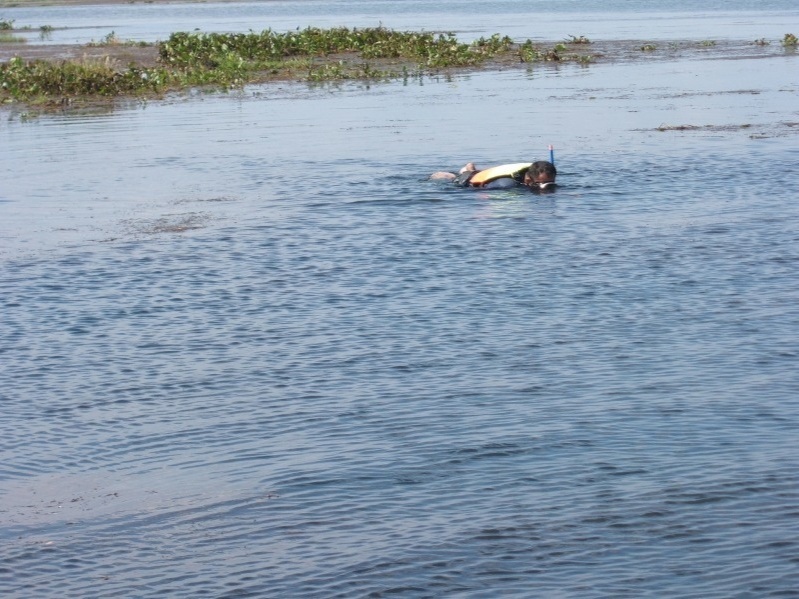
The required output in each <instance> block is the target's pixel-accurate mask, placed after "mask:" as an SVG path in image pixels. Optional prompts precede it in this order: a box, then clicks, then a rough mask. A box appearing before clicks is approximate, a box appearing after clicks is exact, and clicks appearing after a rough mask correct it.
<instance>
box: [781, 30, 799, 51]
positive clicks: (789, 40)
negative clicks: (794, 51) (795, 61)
mask: <svg viewBox="0 0 799 599" xmlns="http://www.w3.org/2000/svg"><path fill="white" fill-rule="evenodd" d="M781 43H782V45H783V46H785V47H786V48H796V46H797V44H799V40H797V38H796V36H795V35H794V34H793V33H786V34H785V37H783V38H782V42H781Z"/></svg>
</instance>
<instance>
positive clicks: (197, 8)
mask: <svg viewBox="0 0 799 599" xmlns="http://www.w3.org/2000/svg"><path fill="white" fill-rule="evenodd" d="M697 4H698V3H697V2H695V1H693V0H678V1H674V0H672V1H671V2H669V3H668V7H664V6H663V3H662V2H656V1H654V0H634V1H631V0H615V1H605V0H590V1H586V0H558V1H557V2H552V1H551V0H504V1H501V2H492V3H491V5H490V10H486V3H485V2H483V1H478V0H437V1H434V2H433V1H430V0H403V1H402V2H391V1H388V0H345V1H336V2H330V1H329V0H299V1H298V0H276V1H266V2H226V3H213V2H211V3H166V4H162V3H149V4H148V3H144V4H138V3H137V4H128V3H122V4H120V3H117V4H109V5H91V6H70V7H24V6H22V7H9V8H3V9H0V18H2V19H4V20H13V21H14V24H15V26H16V27H19V28H21V27H26V26H27V27H30V28H31V30H30V31H29V32H28V33H25V32H15V35H19V36H23V37H26V38H27V39H28V42H29V43H31V44H39V43H44V44H48V43H49V44H62V43H68V44H72V43H81V44H85V43H89V42H92V41H94V42H99V41H101V40H102V39H103V38H105V37H106V36H107V35H109V34H110V33H114V34H115V35H116V36H117V37H118V38H119V39H122V40H137V41H147V42H155V41H158V40H165V39H166V38H168V37H169V35H170V34H171V33H173V32H175V31H192V30H194V29H199V30H202V31H225V32H247V31H251V30H253V31H261V30H263V29H273V30H276V31H288V30H291V29H294V28H297V27H300V28H304V27H308V26H313V27H339V26H347V27H376V26H379V25H383V26H385V27H390V28H394V29H403V30H404V29H409V30H428V31H442V30H446V31H454V32H456V33H457V35H458V37H459V38H460V39H462V40H467V41H468V40H470V39H476V38H478V37H480V36H482V35H491V34H493V33H497V32H499V33H501V34H502V35H508V36H511V37H512V38H514V39H517V40H519V41H523V40H525V39H528V38H529V39H534V40H541V39H543V40H560V39H564V38H568V36H570V35H584V36H587V37H589V38H590V39H593V40H600V39H640V38H642V37H643V38H644V39H647V40H652V41H656V40H663V39H683V38H690V39H700V40H702V39H715V40H717V39H728V38H733V39H746V40H749V39H751V40H755V39H760V38H762V37H768V38H771V37H774V36H778V38H781V37H782V35H784V34H785V33H786V32H789V31H793V32H795V31H796V30H797V29H799V10H797V7H796V3H795V1H794V0H759V2H758V3H757V7H756V8H754V9H753V6H752V3H751V2H748V1H744V0H715V1H712V2H711V1H707V0H706V1H704V2H702V3H701V6H697ZM42 26H50V27H54V28H55V30H54V31H52V32H50V33H48V34H47V35H46V36H41V34H40V31H39V29H40V27H42Z"/></svg>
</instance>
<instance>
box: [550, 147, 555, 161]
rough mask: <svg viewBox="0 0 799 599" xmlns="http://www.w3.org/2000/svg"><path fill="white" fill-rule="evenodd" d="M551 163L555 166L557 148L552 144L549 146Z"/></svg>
mask: <svg viewBox="0 0 799 599" xmlns="http://www.w3.org/2000/svg"><path fill="white" fill-rule="evenodd" d="M549 161H550V162H551V163H552V164H555V148H554V147H553V146H552V144H550V145H549Z"/></svg>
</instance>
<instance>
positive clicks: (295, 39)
mask: <svg viewBox="0 0 799 599" xmlns="http://www.w3.org/2000/svg"><path fill="white" fill-rule="evenodd" d="M511 46H512V40H511V39H510V38H508V37H507V36H506V37H500V36H499V35H497V34H495V35H493V36H492V37H490V38H488V39H485V38H480V39H479V40H477V41H475V42H474V43H472V44H465V43H461V42H459V41H458V40H457V38H456V37H455V36H454V35H453V34H452V33H446V34H438V35H435V34H432V33H416V32H403V31H392V30H390V29H384V28H382V27H376V28H365V29H357V28H355V29H349V28H347V27H338V28H334V29H328V30H323V29H317V28H315V27H308V28H307V29H303V30H296V31H291V32H288V33H276V32H274V31H272V30H271V29H267V30H266V31H263V32H261V33H253V32H250V33H238V34H222V33H185V32H181V33H173V34H172V35H171V36H170V37H169V39H168V40H167V41H166V42H163V43H162V44H161V45H160V47H159V55H160V58H161V60H162V61H163V62H164V64H168V65H172V66H174V67H176V68H182V69H189V68H198V67H200V68H218V67H219V66H220V65H222V64H229V63H230V62H231V61H234V62H235V61H240V62H242V63H247V64H248V65H249V66H250V67H251V68H255V69H257V68H259V67H260V66H262V65H264V64H266V65H269V64H273V63H274V62H275V61H277V60H281V59H285V58H289V57H296V56H311V57H313V56H317V57H321V56H329V55H331V54H338V53H346V52H354V53H357V54H359V55H360V56H361V57H362V58H365V59H370V58H406V59H412V60H416V61H419V62H420V63H421V64H423V65H425V66H427V67H448V66H464V65H472V64H479V63H480V62H483V61H485V60H486V59H488V58H491V57H492V56H495V55H497V54H498V53H500V52H507V51H508V50H509V48H510V47H511Z"/></svg>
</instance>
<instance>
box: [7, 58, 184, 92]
mask: <svg viewBox="0 0 799 599" xmlns="http://www.w3.org/2000/svg"><path fill="white" fill-rule="evenodd" d="M166 77H167V74H166V73H165V72H164V71H163V70H161V69H139V68H136V67H133V66H131V67H129V68H128V69H127V70H125V71H118V70H117V69H115V68H114V66H113V64H112V62H111V61H110V60H97V61H91V60H86V61H81V62H62V63H58V64H56V63H50V62H46V61H42V60H36V61H32V62H26V61H23V60H22V59H20V58H12V59H11V60H10V61H8V62H7V63H3V64H0V97H2V96H8V97H10V98H13V99H17V100H27V101H48V100H50V101H52V100H53V99H58V100H59V101H61V102H63V101H66V100H68V99H69V98H73V97H76V96H118V95H122V94H137V93H142V92H143V91H150V92H159V91H162V90H163V89H165V88H166V87H167V86H168V85H169V84H170V83H171V81H170V80H169V79H168V78H166Z"/></svg>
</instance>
